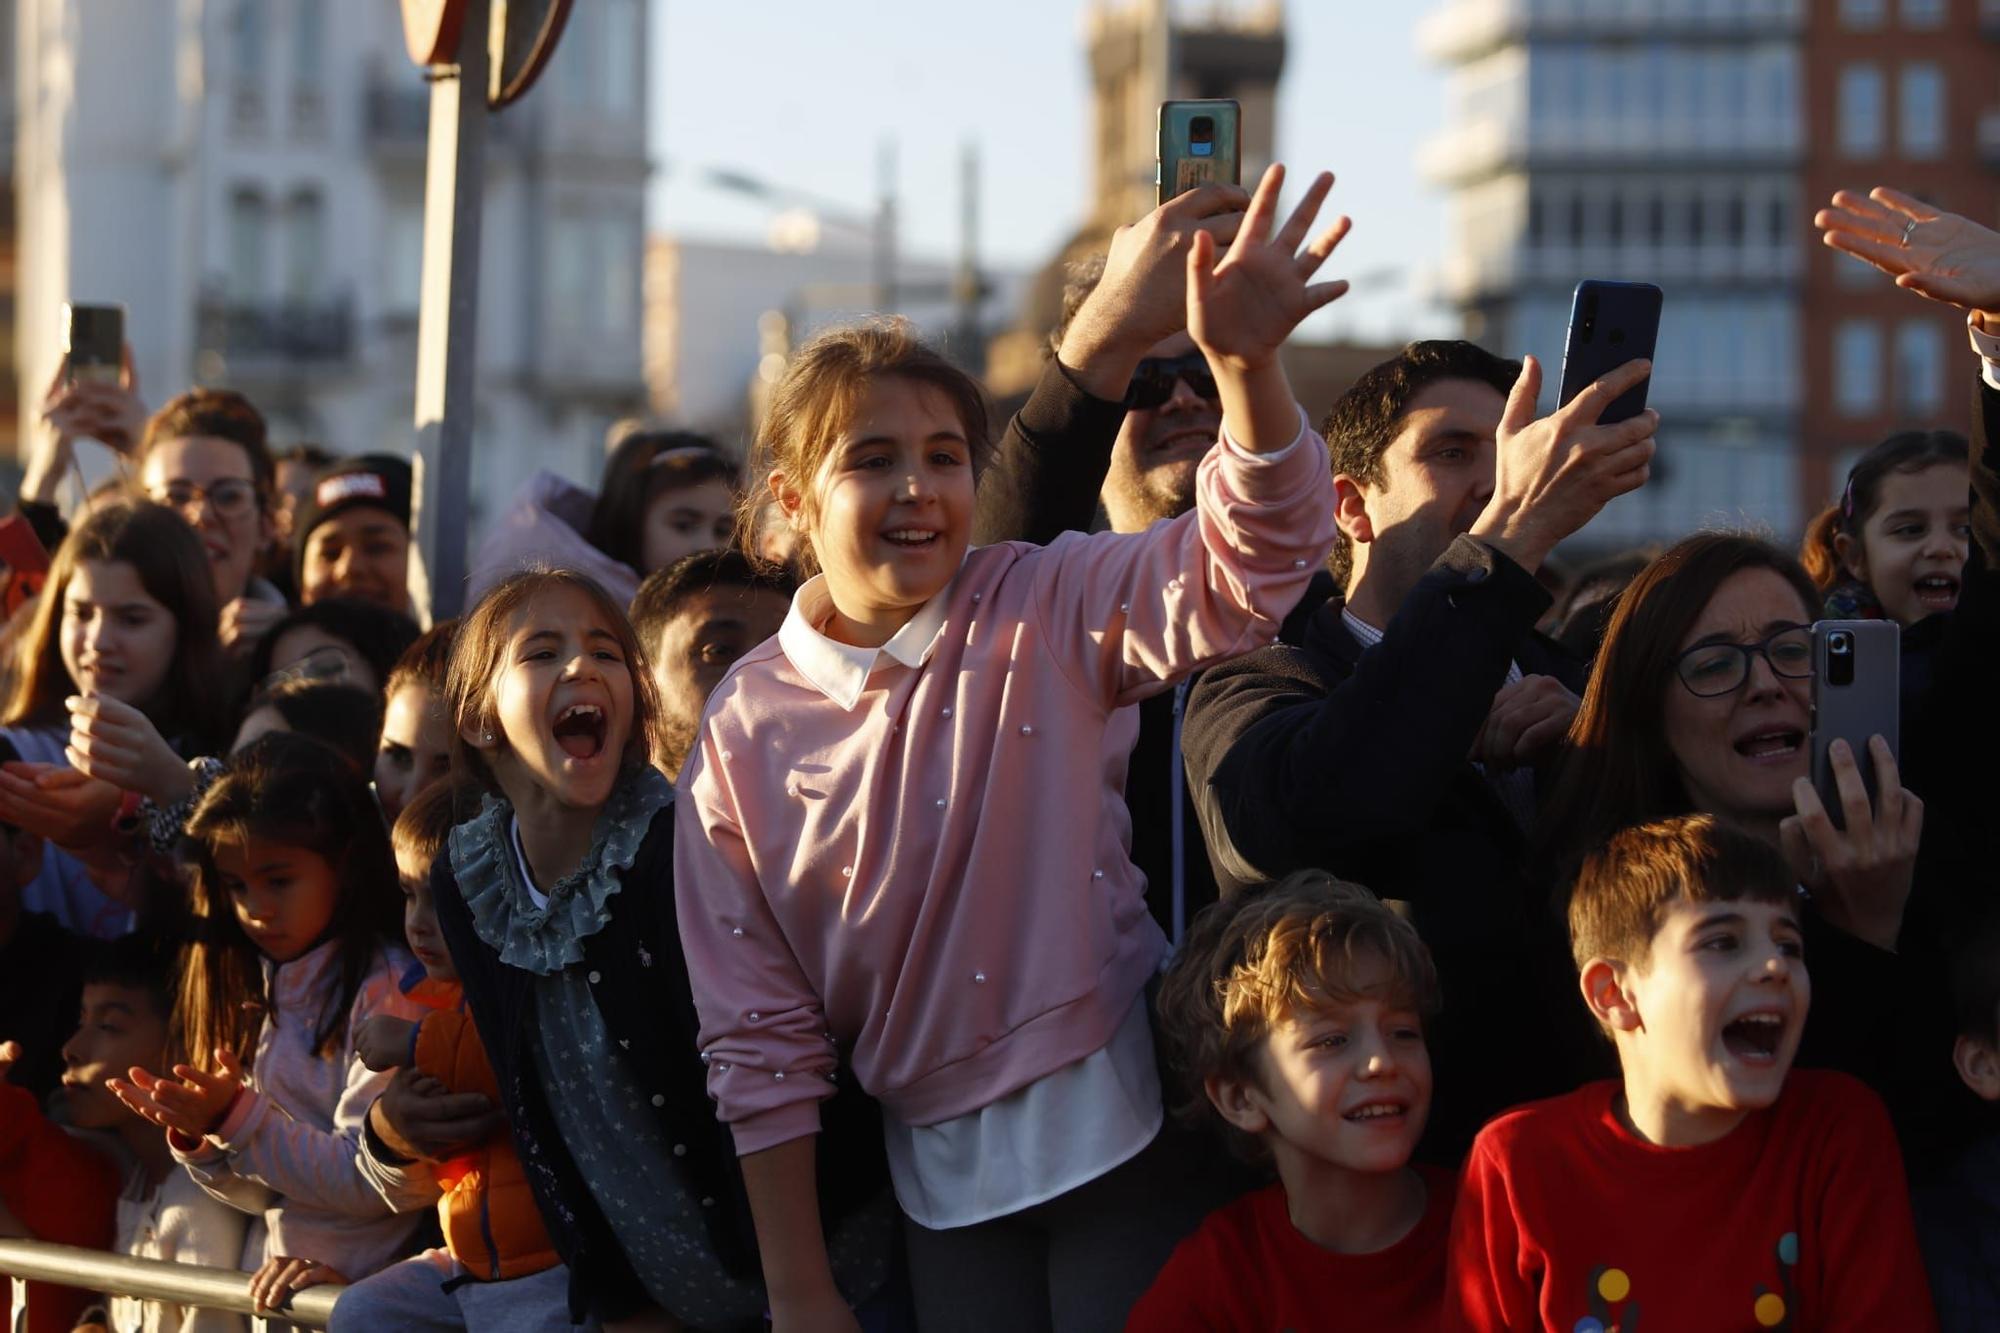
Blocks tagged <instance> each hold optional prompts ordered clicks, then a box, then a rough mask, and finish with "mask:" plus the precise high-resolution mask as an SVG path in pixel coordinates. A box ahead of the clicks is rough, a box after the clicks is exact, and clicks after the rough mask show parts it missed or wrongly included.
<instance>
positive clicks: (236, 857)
mask: <svg viewBox="0 0 2000 1333" xmlns="http://www.w3.org/2000/svg"><path fill="white" fill-rule="evenodd" d="M215 868H216V870H217V871H218V872H220V874H221V876H222V882H223V887H224V889H225V890H227V892H228V894H229V900H230V903H231V904H232V905H233V906H234V907H235V909H236V920H237V921H238V922H239V923H240V924H241V925H242V927H243V933H244V934H246V935H248V936H249V937H250V942H251V943H253V944H255V945H256V946H257V950H258V952H260V953H262V954H263V955H264V956H265V957H266V958H268V959H270V960H271V961H272V962H274V963H288V962H290V961H291V960H292V959H294V958H297V957H299V956H300V955H301V954H304V953H305V952H306V951H308V950H309V949H311V948H312V947H313V946H314V945H316V944H318V943H319V942H320V937H321V936H322V935H324V934H325V933H326V928H327V926H328V925H329V924H331V923H332V921H333V912H334V908H335V907H337V906H338V905H339V902H340V881H339V878H338V877H337V876H336V875H335V874H334V870H333V867H332V866H331V865H329V864H327V861H326V858H325V857H323V856H321V855H319V854H318V853H317V852H312V851H308V850H306V849H305V848H303V847H293V846H291V845H289V844H287V843H281V842H268V841H266V840H265V839H263V838H252V839H250V840H249V841H248V842H245V843H242V844H240V845H234V846H231V845H224V846H221V847H218V848H216V850H215Z"/></svg>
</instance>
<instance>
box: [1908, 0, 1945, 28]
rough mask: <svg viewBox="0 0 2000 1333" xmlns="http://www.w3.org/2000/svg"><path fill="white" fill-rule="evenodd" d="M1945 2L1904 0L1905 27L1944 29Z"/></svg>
mask: <svg viewBox="0 0 2000 1333" xmlns="http://www.w3.org/2000/svg"><path fill="white" fill-rule="evenodd" d="M1945 9H1946V5H1945V0H1903V5H1902V16H1903V26H1904V27H1906V28H1942V27H1943V26H1944V17H1945Z"/></svg>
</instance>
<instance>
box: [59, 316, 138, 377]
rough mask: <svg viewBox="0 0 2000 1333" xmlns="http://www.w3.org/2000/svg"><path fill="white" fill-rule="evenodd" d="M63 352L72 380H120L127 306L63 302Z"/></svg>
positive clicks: (122, 368) (123, 358) (123, 359)
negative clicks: (66, 358) (67, 359)
mask: <svg viewBox="0 0 2000 1333" xmlns="http://www.w3.org/2000/svg"><path fill="white" fill-rule="evenodd" d="M63 355H65V356H67V357H68V358H69V378H70V382H71V383H72V384H112V385H115V384H117V383H118V382H119V381H120V380H121V379H122V378H123V372H124V362H125V307H124V306H122V305H84V304H82V303H80V302H76V301H67V302H64V304H63Z"/></svg>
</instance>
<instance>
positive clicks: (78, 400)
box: [21, 346, 146, 504]
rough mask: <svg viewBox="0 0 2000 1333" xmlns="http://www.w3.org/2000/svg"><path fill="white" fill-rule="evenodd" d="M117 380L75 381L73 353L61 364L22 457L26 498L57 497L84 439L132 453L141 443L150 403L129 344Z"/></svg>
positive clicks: (48, 499)
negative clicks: (71, 362)
mask: <svg viewBox="0 0 2000 1333" xmlns="http://www.w3.org/2000/svg"><path fill="white" fill-rule="evenodd" d="M119 381H120V382H119V383H117V384H97V383H89V382H80V383H72V382H71V381H70V376H69V358H68V357H67V356H65V357H63V359H62V360H61V361H60V362H58V363H57V365H56V373H55V375H54V376H53V377H52V378H51V379H50V380H49V386H48V388H47V389H46V390H44V391H43V393H42V410H41V416H42V429H41V430H40V431H39V432H37V435H36V438H35V439H34V440H32V441H30V442H29V448H28V456H27V458H26V459H25V460H24V462H23V467H22V478H21V498H22V499H24V500H33V501H40V502H42V503H44V504H47V503H52V502H53V501H54V500H55V498H56V491H57V488H58V487H59V486H60V485H61V482H62V477H63V474H64V473H65V472H66V471H68V470H69V467H70V462H71V459H72V458H73V456H74V447H75V444H76V441H78V440H80V439H92V440H97V441H98V442H99V443H101V444H103V445H105V446H106V447H108V448H110V449H112V450H115V451H116V452H118V453H120V454H124V455H126V456H128V457H129V456H130V455H131V454H132V452H133V451H134V450H135V449H137V448H138V445H139V440H140V437H141V436H143V435H144V434H145V429H146V405H145V404H144V403H143V402H141V401H140V399H139V374H138V371H137V370H136V369H135V368H134V367H133V365H132V349H131V347H129V346H128V347H126V348H125V349H124V362H123V365H122V366H121V367H120V375H119Z"/></svg>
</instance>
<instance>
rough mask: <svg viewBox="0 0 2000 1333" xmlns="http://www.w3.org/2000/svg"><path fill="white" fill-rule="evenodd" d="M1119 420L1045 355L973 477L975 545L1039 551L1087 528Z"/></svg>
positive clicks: (1113, 406)
mask: <svg viewBox="0 0 2000 1333" xmlns="http://www.w3.org/2000/svg"><path fill="white" fill-rule="evenodd" d="M1124 420H1125V406H1124V404H1122V403H1113V402H1108V401H1106V400H1105V399H1102V398H1098V397H1095V396H1093V395H1091V394H1089V393H1086V392H1085V391H1084V390H1083V389H1082V388H1081V387H1079V386H1078V385H1077V383H1076V381H1074V380H1072V379H1071V378H1070V377H1069V373H1068V372H1067V371H1066V370H1064V369H1063V366H1062V363H1061V362H1060V361H1057V360H1056V359H1055V358H1054V357H1050V358H1049V360H1048V364H1047V365H1045V366H1044V367H1043V368H1042V378H1041V379H1040V380H1039V381H1037V382H1036V384H1035V391H1034V392H1033V393H1032V394H1030V395H1028V401H1027V402H1025V403H1023V404H1022V405H1021V410H1020V411H1018V412H1016V413H1015V414H1014V419H1013V420H1012V421H1009V422H1008V423H1007V431H1006V434H1005V435H1003V436H1002V437H1001V440H1000V448H999V450H998V451H997V452H996V453H995V454H994V456H993V462H992V463H991V464H990V465H989V466H988V467H987V469H986V475H984V476H983V477H981V478H980V479H979V501H978V509H977V512H976V513H975V515H974V517H973V524H972V540H973V541H974V543H976V544H978V545H981V546H989V545H991V544H993V543H994V542H1010V541H1019V542H1033V543H1035V544H1036V545H1037V546H1046V545H1048V544H1049V543H1050V542H1052V541H1054V540H1055V539H1056V538H1057V537H1058V536H1060V535H1061V534H1062V533H1065V532H1088V531H1090V529H1091V527H1092V525H1093V523H1094V522H1095V521H1096V518H1097V493H1098V491H1100V490H1102V489H1103V487H1104V474H1105V473H1106V472H1108V471H1109V470H1110V468H1111V446H1112V445H1113V444H1115V443H1116V442H1117V440H1118V428H1119V426H1120V425H1122V424H1123V423H1124Z"/></svg>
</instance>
